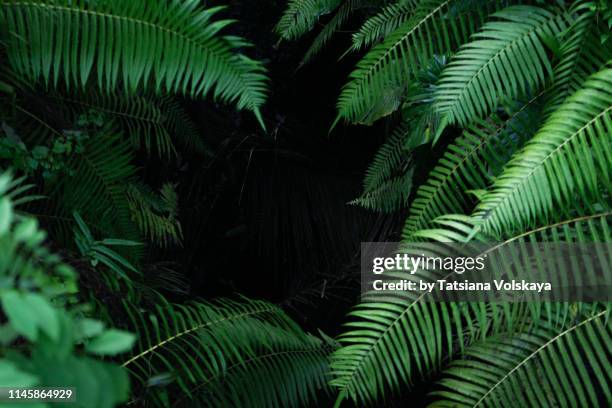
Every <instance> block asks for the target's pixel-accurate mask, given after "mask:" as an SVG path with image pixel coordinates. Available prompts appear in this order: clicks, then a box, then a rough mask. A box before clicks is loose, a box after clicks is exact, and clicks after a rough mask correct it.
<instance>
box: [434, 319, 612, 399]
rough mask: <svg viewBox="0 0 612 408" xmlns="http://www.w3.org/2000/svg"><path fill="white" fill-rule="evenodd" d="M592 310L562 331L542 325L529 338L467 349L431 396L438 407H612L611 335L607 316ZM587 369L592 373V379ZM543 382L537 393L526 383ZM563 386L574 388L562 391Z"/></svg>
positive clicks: (502, 339) (499, 339) (506, 338)
mask: <svg viewBox="0 0 612 408" xmlns="http://www.w3.org/2000/svg"><path fill="white" fill-rule="evenodd" d="M593 309H595V311H594V312H591V313H589V314H587V313H586V312H583V313H581V314H580V315H579V316H577V317H576V318H575V320H574V321H572V322H571V323H570V324H566V325H562V326H561V327H560V328H557V327H556V326H558V322H554V321H553V322H550V323H542V324H540V326H538V327H537V328H535V329H533V330H531V331H529V332H527V333H521V334H518V335H515V336H499V337H497V338H494V339H490V340H488V341H486V342H482V343H478V344H475V345H473V346H471V347H469V348H468V350H466V354H465V357H464V358H463V359H462V360H458V361H456V362H453V363H452V364H451V365H450V367H449V368H448V369H447V370H446V371H445V373H444V377H443V379H442V380H441V381H440V389H439V390H437V391H435V392H433V393H432V395H433V396H436V397H438V398H439V399H440V401H439V402H438V403H437V404H438V405H439V406H453V407H459V406H461V407H463V406H469V407H478V406H489V405H502V406H516V405H521V406H540V405H543V406H549V405H551V404H555V405H558V406H598V405H600V403H601V402H602V400H603V401H609V400H610V398H611V395H610V388H609V384H610V382H611V381H612V378H611V377H610V370H611V369H612V366H611V365H610V360H609V358H608V356H607V354H608V351H609V350H610V347H612V344H611V343H610V338H611V334H612V330H611V327H610V323H609V321H608V319H607V318H606V316H607V312H606V311H605V310H597V309H596V308H593ZM551 323H552V324H551ZM551 326H552V327H551ZM587 367H588V369H589V371H592V373H593V374H592V375H590V376H589V377H588V378H587V376H588V373H587V372H586V370H587ZM544 373H545V374H544ZM542 376H544V381H539V382H538V386H537V388H536V387H535V386H534V384H532V383H530V382H528V381H527V382H526V381H524V379H526V378H542ZM564 383H566V384H570V383H571V384H572V385H571V386H567V387H562V386H561V384H564Z"/></svg>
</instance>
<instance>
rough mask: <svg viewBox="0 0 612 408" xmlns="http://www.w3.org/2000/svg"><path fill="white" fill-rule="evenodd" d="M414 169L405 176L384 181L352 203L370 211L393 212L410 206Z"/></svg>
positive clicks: (407, 171) (351, 202) (405, 173)
mask: <svg viewBox="0 0 612 408" xmlns="http://www.w3.org/2000/svg"><path fill="white" fill-rule="evenodd" d="M413 172H414V168H410V169H409V170H405V171H404V174H402V175H400V176H397V177H395V178H391V179H389V180H385V181H382V182H381V183H380V184H379V185H378V186H377V187H375V188H374V189H371V190H366V191H364V193H363V194H362V195H361V197H359V198H356V199H355V200H353V201H350V202H349V204H352V205H358V206H361V207H363V208H366V209H368V210H374V211H382V212H393V211H397V210H399V209H401V208H404V207H405V206H406V205H408V198H409V197H410V192H411V190H412V173H413Z"/></svg>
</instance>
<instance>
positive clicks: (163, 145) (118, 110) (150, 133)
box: [56, 92, 176, 158]
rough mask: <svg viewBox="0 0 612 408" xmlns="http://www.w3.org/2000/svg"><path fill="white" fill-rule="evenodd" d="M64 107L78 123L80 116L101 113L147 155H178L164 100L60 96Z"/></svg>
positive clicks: (122, 96)
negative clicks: (113, 122)
mask: <svg viewBox="0 0 612 408" xmlns="http://www.w3.org/2000/svg"><path fill="white" fill-rule="evenodd" d="M56 99H57V100H58V102H59V103H60V104H61V105H60V108H63V109H64V111H66V114H67V117H68V118H71V119H72V120H73V121H74V122H76V119H77V118H78V116H79V115H82V114H84V113H88V112H90V111H96V112H100V113H102V114H103V115H106V116H108V117H109V118H112V119H114V120H115V121H116V123H117V124H119V125H120V126H121V127H122V128H123V129H124V130H125V134H127V135H128V136H129V138H130V140H131V141H132V143H133V144H134V146H136V147H137V148H140V147H144V149H145V150H146V152H147V153H151V151H152V150H153V149H155V150H157V153H158V155H159V156H160V157H164V158H170V157H171V156H173V155H175V154H176V148H175V146H174V143H173V136H174V135H173V134H172V132H173V129H172V128H171V127H170V126H169V125H168V123H167V120H166V117H165V115H166V114H165V110H164V109H163V106H162V103H161V100H157V99H156V98H147V97H143V96H138V95H132V96H129V95H125V94H121V93H112V94H109V95H107V94H103V93H98V92H93V93H92V92H88V93H82V94H79V95H78V96H75V97H63V96H58V97H57V98H56Z"/></svg>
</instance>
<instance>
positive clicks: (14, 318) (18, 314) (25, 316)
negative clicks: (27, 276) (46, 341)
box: [2, 290, 38, 341]
mask: <svg viewBox="0 0 612 408" xmlns="http://www.w3.org/2000/svg"><path fill="white" fill-rule="evenodd" d="M2 308H3V309H4V313H5V314H6V316H7V317H8V319H9V322H10V323H11V326H13V329H15V331H16V332H17V333H19V334H21V335H23V336H24V337H26V338H27V339H28V340H30V341H36V339H38V317H37V316H36V313H35V312H34V310H32V309H31V308H30V307H29V305H28V302H27V301H26V299H25V297H24V296H23V295H22V294H20V293H19V292H17V291H14V290H11V291H8V292H6V293H4V294H2Z"/></svg>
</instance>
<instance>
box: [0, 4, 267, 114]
mask: <svg viewBox="0 0 612 408" xmlns="http://www.w3.org/2000/svg"><path fill="white" fill-rule="evenodd" d="M221 9H222V8H220V7H214V8H210V9H203V8H201V7H200V2H199V1H195V0H187V1H169V2H151V1H146V0H134V1H130V2H125V1H123V0H108V1H104V2H97V1H95V2H92V1H79V2H74V1H71V0H38V1H34V0H31V1H17V0H6V1H3V2H2V4H1V5H0V21H1V22H2V26H3V27H4V28H5V29H6V36H5V39H6V40H7V42H8V47H7V54H8V61H9V63H10V65H11V67H12V68H13V69H14V70H15V71H16V72H18V73H20V74H22V75H24V76H26V77H28V78H31V79H33V80H39V79H42V80H43V82H44V84H45V85H47V86H54V87H56V86H57V85H58V83H59V81H60V80H61V81H63V82H64V84H65V86H66V87H67V88H68V89H72V88H77V89H78V88H83V87H84V86H85V85H86V84H88V83H90V82H93V83H95V84H96V85H97V87H98V88H99V89H100V90H101V91H103V92H112V91H113V90H116V89H118V88H119V87H120V86H121V87H122V88H123V89H124V90H125V91H127V92H129V93H134V92H135V91H136V90H138V89H148V90H154V91H156V92H157V93H162V92H170V93H181V94H185V95H188V96H191V97H201V96H205V95H207V94H209V93H210V94H212V95H213V96H214V97H215V98H216V99H220V100H222V101H225V102H231V103H235V104H236V105H237V107H238V108H239V109H249V110H252V111H253V112H255V114H256V115H258V116H259V113H258V112H259V107H260V106H261V105H262V104H263V103H264V101H265V99H266V77H265V74H264V68H263V66H262V65H261V64H260V63H259V62H257V61H254V60H252V59H250V58H248V57H246V56H244V55H242V54H240V53H238V49H239V48H243V47H245V46H248V44H247V43H246V42H245V41H244V40H242V39H240V38H238V37H233V36H222V35H220V31H221V30H222V29H223V28H224V27H226V26H227V25H229V24H231V23H232V21H230V20H217V21H214V20H213V17H214V16H215V14H217V13H218V12H219V11H220V10H221ZM75 44H77V46H75Z"/></svg>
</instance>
